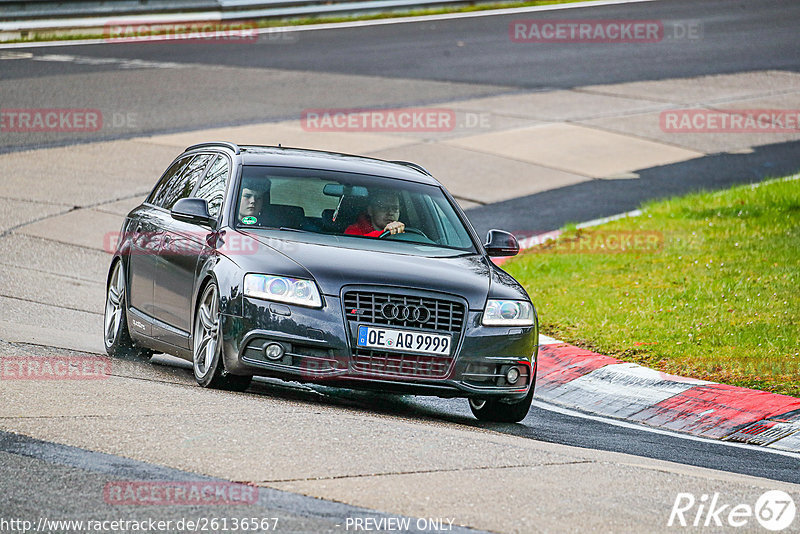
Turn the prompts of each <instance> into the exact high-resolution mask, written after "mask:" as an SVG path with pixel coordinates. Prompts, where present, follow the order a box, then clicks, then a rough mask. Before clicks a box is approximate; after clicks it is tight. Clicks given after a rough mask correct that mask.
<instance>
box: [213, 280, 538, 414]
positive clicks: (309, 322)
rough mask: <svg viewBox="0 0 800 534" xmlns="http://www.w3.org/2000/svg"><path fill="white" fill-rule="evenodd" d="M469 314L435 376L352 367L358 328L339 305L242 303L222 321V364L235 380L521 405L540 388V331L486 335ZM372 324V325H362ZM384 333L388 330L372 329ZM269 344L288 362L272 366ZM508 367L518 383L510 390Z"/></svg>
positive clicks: (392, 364)
mask: <svg viewBox="0 0 800 534" xmlns="http://www.w3.org/2000/svg"><path fill="white" fill-rule="evenodd" d="M480 317H481V312H479V311H472V310H470V311H468V312H467V315H466V320H465V324H464V328H463V332H462V333H461V334H460V335H459V336H458V340H457V341H458V342H457V345H456V346H455V348H454V351H453V354H452V355H451V356H449V357H447V359H446V361H445V362H444V363H445V365H441V362H439V364H440V367H438V368H437V369H443V371H442V372H439V371H434V370H433V367H432V366H431V365H429V362H428V361H427V360H430V359H433V358H428V357H426V356H424V355H423V356H420V355H418V354H407V353H406V354H403V353H391V354H390V355H389V358H388V359H386V358H383V359H381V361H379V362H378V361H376V362H375V364H374V365H373V366H367V367H366V368H365V366H364V365H363V363H364V362H363V361H360V363H359V365H356V364H355V357H354V353H353V345H354V344H355V334H354V326H355V323H352V322H350V321H345V320H344V317H343V312H342V307H341V302H340V300H339V299H338V298H335V297H330V296H326V299H325V306H324V307H323V308H321V309H314V308H304V307H300V306H289V305H283V304H278V303H274V302H268V301H263V300H258V299H250V298H246V297H245V298H243V306H242V316H241V317H239V316H233V315H223V326H222V328H223V330H222V331H223V358H224V364H225V368H226V369H227V370H228V372H230V373H233V374H251V375H261V376H273V377H277V378H282V379H285V380H293V381H299V382H314V383H322V384H325V385H329V386H332V387H348V388H357V389H372V390H380V391H387V392H394V393H410V394H417V395H435V396H440V397H475V398H493V397H504V398H506V399H508V400H516V399H520V398H524V397H525V396H526V395H527V394H528V393H529V391H530V388H531V387H532V386H533V385H534V383H535V376H536V357H537V348H538V329H537V327H536V325H534V326H531V327H524V328H520V327H511V328H510V327H496V326H493V327H487V326H482V325H481V324H480ZM364 324H369V323H364ZM375 326H383V325H375ZM269 344H279V345H280V346H281V347H282V349H283V355H282V356H281V357H280V358H278V359H270V358H268V357H267V355H266V353H265V350H264V349H265V347H266V346H267V345H269ZM510 367H516V368H517V369H518V370H519V371H520V378H519V379H518V380H517V381H516V382H515V383H514V384H509V383H508V382H507V380H506V373H507V371H508V369H509V368H510Z"/></svg>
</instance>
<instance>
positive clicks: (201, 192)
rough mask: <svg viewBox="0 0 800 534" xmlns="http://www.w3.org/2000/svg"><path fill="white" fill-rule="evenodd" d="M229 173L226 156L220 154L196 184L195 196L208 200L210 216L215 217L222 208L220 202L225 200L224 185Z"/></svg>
mask: <svg viewBox="0 0 800 534" xmlns="http://www.w3.org/2000/svg"><path fill="white" fill-rule="evenodd" d="M230 174H231V173H230V165H229V164H228V158H226V157H225V156H222V155H220V156H217V159H215V160H214V162H213V163H212V164H211V167H210V168H209V169H208V173H206V175H205V177H204V178H203V181H202V182H200V185H199V186H197V192H196V193H195V196H196V197H197V198H202V199H203V200H205V201H207V202H208V213H209V214H211V216H212V217H217V216H218V215H219V212H220V209H222V202H223V200H225V185H226V183H227V181H228V177H229V176H230Z"/></svg>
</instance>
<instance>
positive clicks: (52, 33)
mask: <svg viewBox="0 0 800 534" xmlns="http://www.w3.org/2000/svg"><path fill="white" fill-rule="evenodd" d="M589 1H591V0H529V1H521V2H487V3H480V4H473V5H465V6H450V7H447V6H445V7H438V8H429V9H412V10H397V11H385V12H381V13H365V14H353V15H320V16H316V17H296V18H261V19H259V18H255V19H250V20H248V25H247V28H252V26H250V25H249V24H250V23H253V24H255V26H256V27H258V28H275V27H284V26H307V25H310V24H333V23H338V22H352V21H359V20H380V19H394V18H405V17H423V16H427V15H443V14H448V13H470V12H473V11H490V10H493V9H512V8H518V7H530V6H549V5H558V4H574V3H579V2H589ZM153 17H154V20H155V22H154V23H153V24H155V25H158V23H157V18H158V14H154V15H153ZM110 18H113V17H110ZM225 24H230V26H232V27H234V28H236V27H237V22H236V21H230V22H229V23H228V22H226V23H225ZM132 25H133V26H135V24H133V23H132ZM165 25H166V26H169V25H168V24H165ZM175 26H176V27H178V26H179V24H175ZM104 31H107V29H106V28H98V29H97V30H89V29H87V30H86V31H85V32H83V31H80V32H70V33H59V31H58V30H39V31H31V33H30V35H29V36H28V37H25V38H22V39H9V40H6V41H0V43H2V44H6V43H8V44H12V43H36V42H47V41H74V40H86V39H98V40H101V39H107V38H108V35H107V34H104V33H103V32H104ZM164 34H165V31H155V32H141V33H137V34H136V37H137V38H140V39H142V40H145V39H146V38H148V37H156V36H159V35H164ZM180 34H181V32H180V31H177V30H176V29H175V28H173V29H171V30H170V35H180ZM122 37H125V36H122ZM202 40H203V39H202V38H200V39H198V41H202Z"/></svg>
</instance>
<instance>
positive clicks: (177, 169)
mask: <svg viewBox="0 0 800 534" xmlns="http://www.w3.org/2000/svg"><path fill="white" fill-rule="evenodd" d="M191 159H192V156H186V157H185V158H180V159H179V160H177V161H175V163H173V164H172V165H171V166H170V168H169V169H167V172H165V173H164V176H162V177H161V180H159V181H158V183H157V184H156V186H155V187H154V188H153V192H152V193H150V196H149V197H147V202H149V203H151V204H155V205H156V206H160V205H161V204H160V203H159V202H158V200H157V199H160V198H162V197H163V196H164V191H165V190H167V189H168V188H169V187H171V184H172V182H174V181H175V180H177V179H178V177H179V176H180V173H181V171H182V170H183V169H184V168H185V167H186V165H187V164H188V163H189V161H191Z"/></svg>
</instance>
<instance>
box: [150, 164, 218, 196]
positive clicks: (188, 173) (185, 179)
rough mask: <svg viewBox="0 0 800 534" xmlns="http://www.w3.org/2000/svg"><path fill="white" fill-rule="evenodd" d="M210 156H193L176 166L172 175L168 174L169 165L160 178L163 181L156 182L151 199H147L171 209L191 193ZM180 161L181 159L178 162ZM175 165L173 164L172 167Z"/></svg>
mask: <svg viewBox="0 0 800 534" xmlns="http://www.w3.org/2000/svg"><path fill="white" fill-rule="evenodd" d="M212 157H214V156H213V155H212V154H200V155H198V156H194V158H192V159H191V161H189V162H188V163H187V164H186V165H182V166H178V168H177V169H176V171H175V172H174V173H173V174H172V176H168V175H169V173H170V171H172V170H173V168H172V167H171V168H170V169H169V170H168V171H167V174H165V175H164V178H163V179H162V180H161V181H162V182H163V183H159V184H158V187H156V189H155V191H153V194H152V195H151V199H148V200H150V202H151V203H152V204H154V205H156V206H159V207H161V208H164V209H171V208H172V206H173V205H174V204H175V203H176V202H177V201H178V200H180V199H182V198H187V197H188V196H189V195H190V194H191V192H192V190H194V186H195V185H197V180H199V179H200V177H201V176H202V175H203V171H205V168H206V165H208V162H209V161H210V160H211V158H212ZM187 159H188V158H187ZM182 161H183V159H181V160H179V161H178V163H181V162H182ZM175 166H176V165H173V167H175Z"/></svg>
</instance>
